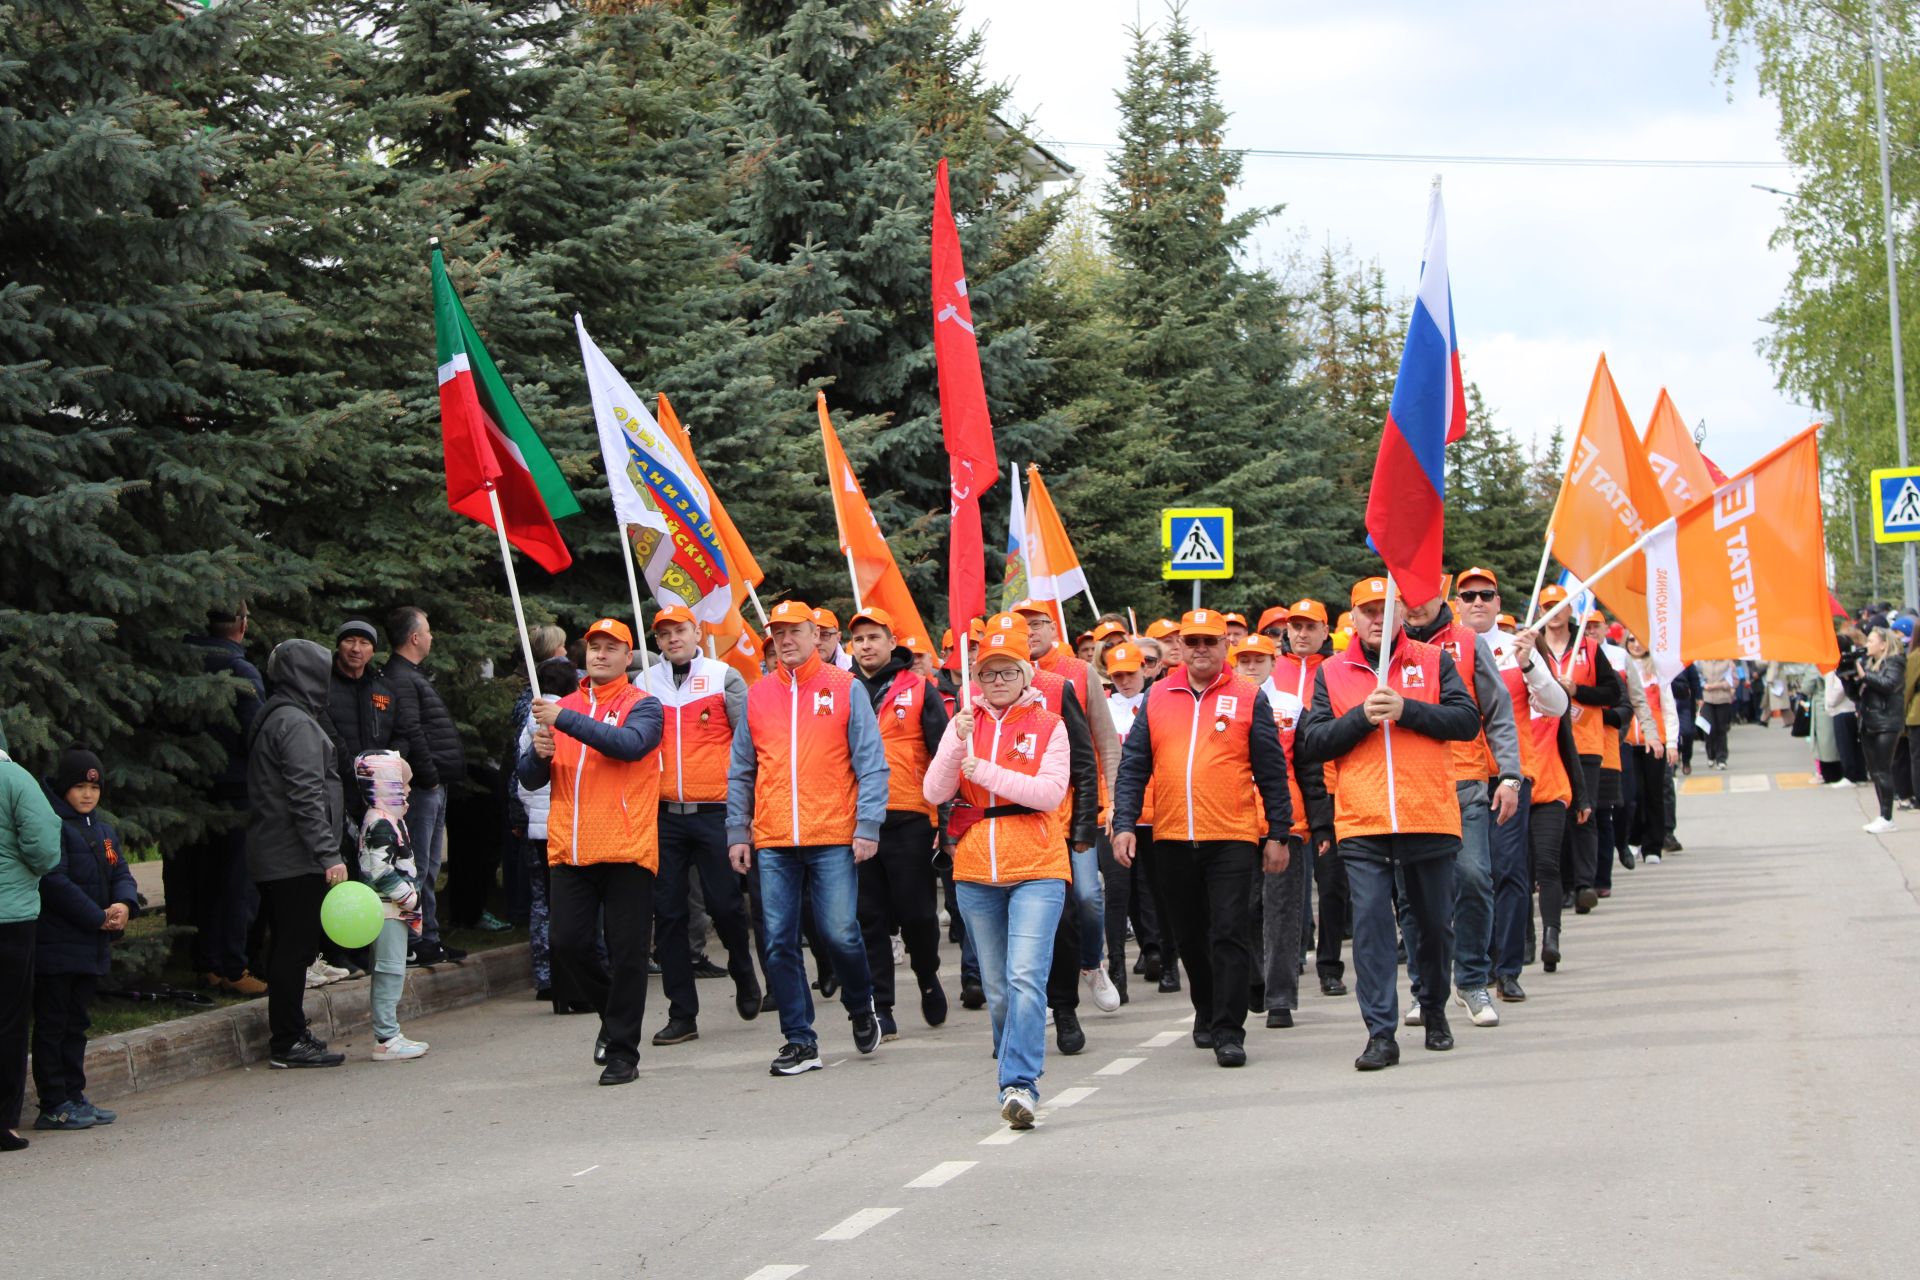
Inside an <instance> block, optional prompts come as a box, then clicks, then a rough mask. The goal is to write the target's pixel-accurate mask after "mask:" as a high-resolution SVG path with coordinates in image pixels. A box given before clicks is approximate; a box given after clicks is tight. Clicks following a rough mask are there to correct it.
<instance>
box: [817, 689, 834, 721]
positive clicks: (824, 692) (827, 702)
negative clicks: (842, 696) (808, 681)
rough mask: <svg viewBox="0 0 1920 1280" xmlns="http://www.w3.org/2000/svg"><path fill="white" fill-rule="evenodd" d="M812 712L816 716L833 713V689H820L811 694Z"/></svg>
mask: <svg viewBox="0 0 1920 1280" xmlns="http://www.w3.org/2000/svg"><path fill="white" fill-rule="evenodd" d="M813 714H815V715H817V716H830V715H832V714H833V690H831V689H821V690H819V691H818V692H816V693H815V694H814V695H813Z"/></svg>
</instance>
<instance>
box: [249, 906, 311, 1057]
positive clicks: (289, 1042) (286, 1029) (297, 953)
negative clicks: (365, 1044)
mask: <svg viewBox="0 0 1920 1280" xmlns="http://www.w3.org/2000/svg"><path fill="white" fill-rule="evenodd" d="M326 896H327V882H326V879H325V878H324V877H322V876H320V875H318V874H315V875H307V876H289V877H288V878H287V879H285V880H262V881H261V882H260V911H261V914H262V915H264V916H265V917H266V920H267V930H268V940H267V974H266V978H267V1029H268V1032H269V1033H270V1038H269V1040H268V1050H269V1051H270V1052H272V1053H285V1052H287V1051H288V1050H289V1049H291V1048H293V1046H294V1045H296V1044H298V1043H300V1041H302V1040H304V1039H306V1036H307V1011H306V1007H305V1006H306V999H307V966H308V965H309V964H312V963H313V956H314V952H315V951H317V950H318V949H319V947H320V900H321V899H322V898H325V897H326Z"/></svg>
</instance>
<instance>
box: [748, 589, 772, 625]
mask: <svg viewBox="0 0 1920 1280" xmlns="http://www.w3.org/2000/svg"><path fill="white" fill-rule="evenodd" d="M747 599H749V600H751V601H753V611H754V612H755V613H757V614H759V615H760V630H761V631H763V632H764V631H765V630H766V629H767V610H766V607H765V606H764V605H762V604H761V603H760V593H759V592H758V591H755V590H754V589H753V584H752V583H751V582H749V583H748V584H747Z"/></svg>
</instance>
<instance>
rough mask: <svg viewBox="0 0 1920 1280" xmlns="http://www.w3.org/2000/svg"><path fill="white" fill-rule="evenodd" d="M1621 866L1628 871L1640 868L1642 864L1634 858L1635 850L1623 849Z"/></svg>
mask: <svg viewBox="0 0 1920 1280" xmlns="http://www.w3.org/2000/svg"><path fill="white" fill-rule="evenodd" d="M1620 865H1621V866H1623V867H1625V868H1626V869H1627V870H1629V871H1631V870H1633V869H1634V868H1635V867H1637V866H1639V865H1640V864H1639V862H1638V861H1636V860H1635V858H1634V856H1633V850H1631V849H1622V850H1621V851H1620Z"/></svg>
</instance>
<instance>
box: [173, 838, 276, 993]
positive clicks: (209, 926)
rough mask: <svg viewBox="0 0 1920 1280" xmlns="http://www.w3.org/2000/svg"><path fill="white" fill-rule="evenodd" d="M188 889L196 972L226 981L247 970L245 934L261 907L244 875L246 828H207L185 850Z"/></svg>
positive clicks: (255, 893) (245, 874)
mask: <svg viewBox="0 0 1920 1280" xmlns="http://www.w3.org/2000/svg"><path fill="white" fill-rule="evenodd" d="M182 856H183V857H184V858H185V859H186V861H187V872H188V875H189V877H190V878H191V881H192V886H193V887H192V889H191V890H190V894H191V898H190V901H191V903H192V909H191V914H192V923H193V926H194V928H195V929H197V930H198V932H197V933H196V934H195V935H194V938H193V970H194V972H195V973H212V974H217V975H219V976H220V977H222V978H226V979H228V980H229V981H233V980H237V979H238V978H239V977H240V976H241V975H242V974H244V973H246V971H247V935H248V933H249V931H251V930H252V928H253V921H254V917H255V916H256V915H257V914H259V911H260V893H259V890H257V889H255V888H254V887H253V881H251V880H249V879H248V878H247V829H246V828H245V827H244V826H242V827H235V828H234V829H233V830H231V831H222V832H218V833H215V834H211V835H209V836H207V837H206V839H204V840H202V841H201V842H200V843H198V844H196V845H194V846H192V847H191V848H189V849H187V850H185V851H183V853H182Z"/></svg>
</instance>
